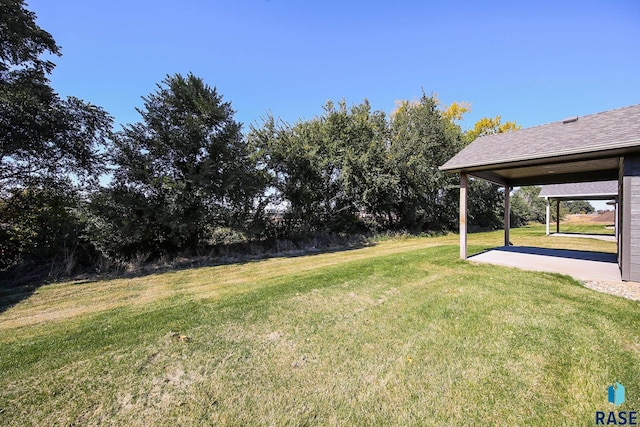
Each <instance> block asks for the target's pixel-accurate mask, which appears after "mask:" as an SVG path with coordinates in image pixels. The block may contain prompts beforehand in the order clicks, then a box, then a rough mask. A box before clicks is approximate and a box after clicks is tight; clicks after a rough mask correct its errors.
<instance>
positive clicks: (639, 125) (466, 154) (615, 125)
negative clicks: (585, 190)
mask: <svg viewBox="0 0 640 427" xmlns="http://www.w3.org/2000/svg"><path fill="white" fill-rule="evenodd" d="M441 170H444V171H447V172H450V173H457V174H459V176H460V257H461V258H462V259H467V193H468V189H469V177H470V176H471V177H475V178H480V179H484V180H487V181H490V182H493V183H496V184H499V185H501V186H503V187H504V198H505V199H504V205H505V210H504V224H505V227H504V247H503V248H499V250H498V251H497V253H494V255H492V256H493V257H494V258H493V262H494V263H499V261H500V262H507V261H506V260H508V259H509V258H512V259H513V258H517V257H519V256H521V255H524V256H538V257H551V258H554V257H555V258H556V259H557V260H561V263H564V264H566V263H567V262H566V260H565V258H566V257H562V256H560V257H558V255H559V254H558V253H546V254H535V253H526V250H525V251H524V252H525V253H522V252H523V250H521V251H520V252H518V250H516V249H514V248H513V247H511V246H510V240H509V231H510V193H511V190H512V189H513V188H514V187H518V186H527V185H547V184H570V183H588V182H601V181H615V182H617V199H618V202H619V205H620V209H618V221H617V223H618V230H619V232H618V235H619V239H618V253H617V255H616V256H615V259H614V260H613V262H611V261H612V260H611V259H608V260H606V261H597V260H590V259H583V260H581V261H584V262H605V263H606V264H607V267H611V266H613V268H614V269H617V271H618V275H617V277H618V279H617V280H619V279H620V278H621V279H622V280H627V281H640V105H634V106H630V107H625V108H619V109H616V110H611V111H606V112H603V113H597V114H592V115H587V116H582V117H572V118H569V119H565V120H563V121H559V122H554V123H550V124H546V125H541V126H536V127H532V128H528V129H522V130H519V131H515V132H508V133H501V134H493V135H487V136H482V137H480V138H478V139H476V140H475V141H473V142H472V143H471V144H469V145H468V146H467V147H466V148H464V149H463V150H462V151H460V152H459V153H458V154H457V155H456V156H454V157H453V158H451V159H450V160H449V161H448V162H446V163H445V164H444V165H442V166H441ZM529 252H531V250H529ZM543 260H547V258H544V259H542V258H536V259H535V260H530V264H531V265H539V266H541V267H542V266H544V265H548V264H547V263H546V261H545V262H543ZM574 261H575V260H574ZM590 265H594V266H595V267H594V268H595V269H596V270H597V269H598V268H599V267H602V268H604V267H605V266H604V265H598V264H590ZM548 268H551V267H548ZM579 268H585V270H584V271H589V270H588V269H586V267H579ZM544 271H552V270H549V269H545V270H544ZM594 271H595V270H594Z"/></svg>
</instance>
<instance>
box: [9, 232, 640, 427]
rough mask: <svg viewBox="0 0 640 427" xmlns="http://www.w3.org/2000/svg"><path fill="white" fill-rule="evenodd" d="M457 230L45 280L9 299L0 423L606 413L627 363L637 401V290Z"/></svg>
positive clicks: (584, 245) (602, 245)
mask: <svg viewBox="0 0 640 427" xmlns="http://www.w3.org/2000/svg"><path fill="white" fill-rule="evenodd" d="M500 239H501V234H500V233H497V232H494V233H479V234H474V235H471V236H470V243H471V245H472V246H471V248H470V249H471V252H477V251H480V250H482V249H485V248H487V247H489V246H491V245H496V244H499V242H500ZM512 240H513V241H514V243H516V244H521V245H538V246H547V247H566V248H573V249H590V250H602V251H606V252H611V251H615V244H614V243H609V242H601V241H591V240H586V239H576V238H553V237H545V236H544V227H540V226H536V227H528V228H524V229H519V230H513V231H512ZM456 242H457V236H455V235H450V236H443V237H437V238H409V239H395V240H386V241H381V242H378V243H377V244H375V245H373V246H371V247H367V248H363V249H357V250H352V251H345V252H335V253H325V254H318V255H312V256H304V257H295V258H272V259H267V260H263V261H256V262H247V263H242V264H234V265H226V266H219V267H207V268H199V269H189V270H182V271H175V272H169V273H164V274H157V275H149V276H145V277H139V278H134V279H117V280H105V281H97V282H85V283H60V284H55V285H49V286H45V287H42V288H40V289H39V290H38V292H37V293H36V294H34V295H31V296H30V297H29V298H27V299H25V300H23V301H21V302H20V303H18V304H17V305H15V306H13V307H11V308H8V309H6V310H5V311H4V312H2V313H0V373H1V376H0V425H5V426H23V425H97V424H107V425H109V424H112V425H134V426H135V425H140V426H142V425H145V426H146V425H218V424H222V425H238V426H241V425H354V424H355V425H509V426H511V425H523V426H524V425H528V426H531V425H558V426H560V425H594V423H595V422H594V420H595V418H594V417H595V411H609V410H612V409H613V407H612V406H611V405H610V404H608V403H607V395H606V391H607V387H608V386H609V385H610V384H612V383H613V382H615V381H616V380H617V381H620V382H621V383H622V384H624V385H625V386H626V388H627V402H626V403H625V404H623V405H622V406H621V407H619V408H617V409H616V410H626V411H629V410H638V409H640V377H639V370H638V367H639V366H640V304H639V303H638V302H633V301H629V300H625V299H622V298H618V297H613V296H610V295H606V294H601V293H597V292H594V291H592V290H589V289H586V288H584V287H582V286H581V285H580V283H578V282H576V281H574V280H572V279H570V278H567V277H564V276H559V275H555V274H545V273H533V272H524V271H519V270H514V269H508V268H501V267H495V266H488V265H475V264H472V263H469V262H463V261H460V260H458V247H457V245H456Z"/></svg>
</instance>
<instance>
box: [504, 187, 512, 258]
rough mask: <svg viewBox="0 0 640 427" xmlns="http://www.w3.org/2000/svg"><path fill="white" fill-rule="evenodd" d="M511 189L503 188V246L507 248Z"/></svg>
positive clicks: (509, 227)
mask: <svg viewBox="0 0 640 427" xmlns="http://www.w3.org/2000/svg"><path fill="white" fill-rule="evenodd" d="M510 193H511V187H509V186H508V185H505V186H504V245H505V246H509V230H510V229H511V203H510V198H511V194H510Z"/></svg>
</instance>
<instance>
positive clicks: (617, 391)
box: [609, 381, 624, 406]
mask: <svg viewBox="0 0 640 427" xmlns="http://www.w3.org/2000/svg"><path fill="white" fill-rule="evenodd" d="M609 402H610V403H613V404H614V405H616V406H619V405H622V404H623V403H624V386H623V385H622V384H620V383H619V382H617V381H616V383H615V384H614V385H610V386H609Z"/></svg>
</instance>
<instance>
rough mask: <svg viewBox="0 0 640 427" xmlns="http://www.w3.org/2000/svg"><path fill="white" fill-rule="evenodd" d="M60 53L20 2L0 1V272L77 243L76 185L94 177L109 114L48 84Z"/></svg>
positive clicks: (99, 164) (100, 163)
mask: <svg viewBox="0 0 640 427" xmlns="http://www.w3.org/2000/svg"><path fill="white" fill-rule="evenodd" d="M46 55H49V56H51V57H55V56H59V55H60V48H59V46H58V45H57V44H56V43H55V40H54V39H53V37H52V36H51V34H49V33H48V32H46V31H45V30H43V29H42V28H40V27H39V26H38V24H37V23H36V16H35V14H34V13H33V12H31V11H29V10H27V9H26V7H25V3H24V1H23V0H2V1H0V253H1V255H2V257H1V259H0V270H1V269H5V268H7V267H12V266H14V265H17V264H21V263H24V262H28V261H31V262H33V263H36V264H40V265H42V264H43V263H45V262H47V261H50V260H52V259H54V258H56V257H58V256H59V255H60V254H62V253H64V252H67V251H71V252H75V251H76V250H77V248H79V247H80V246H83V245H84V242H83V241H81V240H82V239H81V238H80V235H81V224H80V222H79V218H78V216H77V215H76V214H75V212H76V208H77V206H78V204H79V203H80V198H79V197H78V196H79V193H78V186H79V185H80V184H83V183H89V182H96V181H97V180H98V176H99V173H100V172H101V171H102V170H103V169H104V161H103V160H104V159H103V152H104V150H103V149H102V148H103V147H104V144H105V142H106V137H107V136H108V133H109V132H110V129H111V118H110V117H109V116H108V115H107V114H106V113H105V112H104V111H103V110H102V109H100V108H98V107H96V106H93V105H91V104H89V103H86V102H84V101H81V100H79V99H77V98H74V97H70V98H67V99H61V98H60V97H59V96H58V94H57V93H56V92H55V91H54V90H53V88H52V87H51V85H50V82H49V78H48V76H49V73H51V71H52V70H53V68H54V64H53V62H51V61H50V60H48V59H43V56H46Z"/></svg>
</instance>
